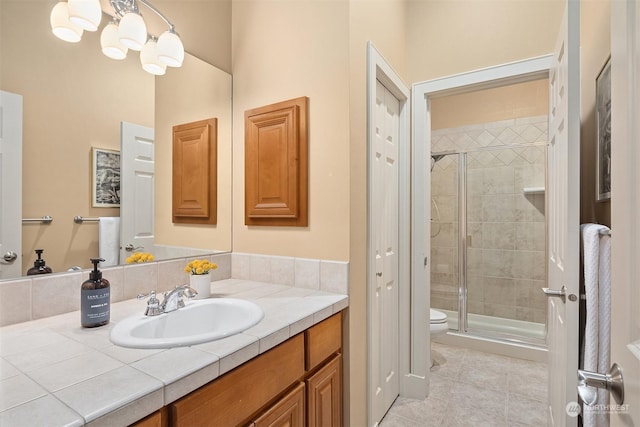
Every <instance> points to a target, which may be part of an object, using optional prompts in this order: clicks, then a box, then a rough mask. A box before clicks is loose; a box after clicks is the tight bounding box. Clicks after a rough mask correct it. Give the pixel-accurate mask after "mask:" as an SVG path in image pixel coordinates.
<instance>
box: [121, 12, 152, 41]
mask: <svg viewBox="0 0 640 427" xmlns="http://www.w3.org/2000/svg"><path fill="white" fill-rule="evenodd" d="M118 34H119V36H120V43H122V44H123V45H124V46H126V47H128V48H129V49H132V50H140V49H142V46H144V43H145V42H146V41H147V26H146V25H145V23H144V19H142V16H140V15H138V14H137V13H133V12H128V13H126V14H125V15H124V16H123V17H122V19H121V20H120V26H119V29H118Z"/></svg>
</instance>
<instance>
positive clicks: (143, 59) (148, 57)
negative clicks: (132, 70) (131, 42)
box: [140, 38, 167, 76]
mask: <svg viewBox="0 0 640 427" xmlns="http://www.w3.org/2000/svg"><path fill="white" fill-rule="evenodd" d="M157 47H158V44H157V43H156V40H155V39H153V38H150V39H149V41H147V43H146V44H145V45H144V47H143V48H142V50H141V51H140V63H141V64H142V69H143V70H145V71H146V72H147V73H150V74H154V75H156V76H161V75H163V74H164V73H165V72H166V70H167V66H166V64H163V63H162V62H160V60H159V59H158V52H157Z"/></svg>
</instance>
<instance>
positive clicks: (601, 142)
mask: <svg viewBox="0 0 640 427" xmlns="http://www.w3.org/2000/svg"><path fill="white" fill-rule="evenodd" d="M596 146H597V153H596V200H597V201H598V202H605V201H607V200H610V199H611V58H609V59H607V62H606V64H604V67H602V70H601V71H600V74H598V77H596Z"/></svg>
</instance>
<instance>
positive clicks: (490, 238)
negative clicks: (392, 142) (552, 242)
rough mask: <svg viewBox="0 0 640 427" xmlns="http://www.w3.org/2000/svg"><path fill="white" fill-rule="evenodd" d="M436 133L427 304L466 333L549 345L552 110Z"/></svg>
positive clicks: (433, 155)
mask: <svg viewBox="0 0 640 427" xmlns="http://www.w3.org/2000/svg"><path fill="white" fill-rule="evenodd" d="M431 135H432V137H431V141H432V144H431V147H432V150H431V260H432V263H431V307H432V308H434V309H437V310H440V311H443V312H445V313H446V314H447V316H448V322H449V326H450V329H451V330H453V331H455V332H458V333H460V334H469V335H475V336H479V337H483V338H491V339H497V340H505V341H510V342H518V343H526V344H529V345H533V346H544V345H545V337H546V307H547V301H546V298H545V296H544V294H543V293H542V291H541V288H543V287H545V286H546V277H547V273H546V225H545V187H546V182H545V181H546V179H545V177H546V141H547V116H546V115H538V116H529V117H520V118H514V119H509V120H499V121H492V122H484V123H480V124H474V125H464V126H456V127H449V128H441V129H437V130H433V131H432V134H431Z"/></svg>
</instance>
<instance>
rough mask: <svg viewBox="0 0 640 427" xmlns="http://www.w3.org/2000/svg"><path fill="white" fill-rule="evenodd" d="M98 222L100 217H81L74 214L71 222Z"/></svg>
mask: <svg viewBox="0 0 640 427" xmlns="http://www.w3.org/2000/svg"><path fill="white" fill-rule="evenodd" d="M85 221H86V222H98V221H100V218H83V217H81V216H80V215H76V216H74V217H73V222H75V223H76V224H82V223H83V222H85Z"/></svg>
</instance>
